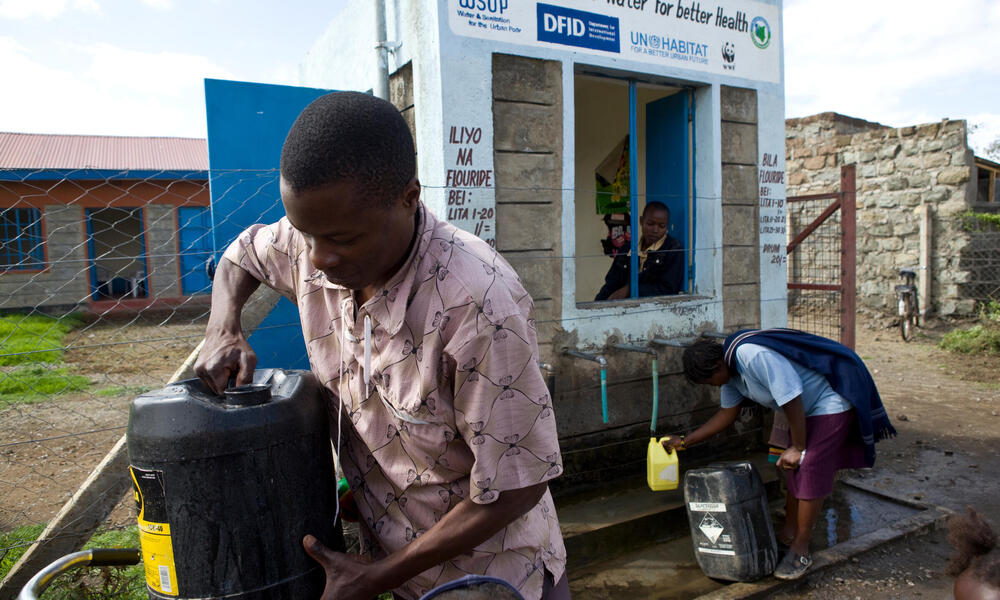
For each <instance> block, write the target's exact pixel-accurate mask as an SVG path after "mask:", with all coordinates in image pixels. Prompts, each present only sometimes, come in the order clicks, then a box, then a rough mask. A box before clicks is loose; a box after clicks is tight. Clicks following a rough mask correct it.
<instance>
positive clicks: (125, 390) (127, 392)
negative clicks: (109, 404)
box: [96, 385, 155, 396]
mask: <svg viewBox="0 0 1000 600" xmlns="http://www.w3.org/2000/svg"><path fill="white" fill-rule="evenodd" d="M152 389H155V388H154V387H153V386H151V385H113V386H110V387H106V388H103V389H99V390H97V392H96V393H97V395H98V396H138V395H140V394H145V393H146V392H148V391H149V390H152Z"/></svg>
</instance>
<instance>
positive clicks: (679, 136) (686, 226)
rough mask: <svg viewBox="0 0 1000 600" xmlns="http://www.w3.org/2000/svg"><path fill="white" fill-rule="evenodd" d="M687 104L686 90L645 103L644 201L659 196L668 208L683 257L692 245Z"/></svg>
mask: <svg viewBox="0 0 1000 600" xmlns="http://www.w3.org/2000/svg"><path fill="white" fill-rule="evenodd" d="M690 107H691V102H690V94H689V93H687V92H686V91H680V92H677V93H676V94H671V95H670V96H667V97H666V98H661V99H659V100H655V101H653V102H650V103H648V104H646V201H647V202H650V201H653V200H659V201H660V202H663V203H664V204H666V205H667V208H669V209H670V230H669V233H670V235H671V236H672V237H674V238H676V239H677V240H678V241H680V243H681V246H682V247H684V248H685V261H688V259H689V258H690V257H691V249H692V247H693V245H694V240H693V239H691V237H692V235H691V234H690V233H689V231H690V232H692V233H693V231H694V227H693V217H694V215H693V210H692V209H693V208H694V207H693V206H691V205H690V200H691V194H690V192H689V173H690V169H691V163H690V160H691V159H690V157H691V154H692V149H691V144H690V140H689V135H688V130H689V129H688V119H689V116H690ZM688 264H689V266H690V267H692V268H689V270H688V276H687V277H686V278H685V279H686V280H687V281H688V282H690V279H691V275H692V273H693V264H692V263H690V262H689V263H688ZM687 291H689V292H690V291H691V290H690V287H689V288H688V289H687Z"/></svg>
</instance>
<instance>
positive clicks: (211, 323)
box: [194, 258, 260, 395]
mask: <svg viewBox="0 0 1000 600" xmlns="http://www.w3.org/2000/svg"><path fill="white" fill-rule="evenodd" d="M259 285H260V282H259V281H257V280H256V279H254V278H253V277H252V276H251V275H250V273H248V272H246V271H245V270H243V269H242V268H240V267H239V266H237V265H235V264H233V262H232V261H230V260H228V259H226V258H223V259H222V260H220V261H219V268H218V269H217V270H216V271H215V277H214V278H213V279H212V309H211V313H210V315H209V317H208V326H207V327H206V328H205V344H204V346H202V349H201V352H200V353H199V354H198V360H197V361H196V362H195V365H194V371H195V373H196V374H197V375H198V377H199V378H200V379H201V380H202V382H204V384H205V385H206V386H207V387H208V388H209V389H210V390H212V391H213V392H214V393H216V394H219V395H222V393H223V392H224V391H225V390H226V384H227V382H228V381H229V379H230V377H233V376H235V377H236V385H243V384H245V383H249V382H250V381H251V380H252V379H253V371H254V367H256V366H257V355H256V354H254V351H253V349H252V348H250V344H249V343H247V340H246V337H245V336H244V335H243V329H242V327H241V326H240V316H241V314H242V313H243V306H244V305H245V304H246V302H247V300H248V299H249V298H250V295H251V294H253V293H254V291H255V290H256V289H257V287H258V286H259Z"/></svg>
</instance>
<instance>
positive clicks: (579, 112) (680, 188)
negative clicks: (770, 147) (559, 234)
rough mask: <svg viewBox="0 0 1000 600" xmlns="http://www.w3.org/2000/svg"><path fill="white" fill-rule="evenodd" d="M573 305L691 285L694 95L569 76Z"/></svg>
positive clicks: (687, 289)
mask: <svg viewBox="0 0 1000 600" xmlns="http://www.w3.org/2000/svg"><path fill="white" fill-rule="evenodd" d="M574 110H575V121H576V124H575V162H576V173H575V182H574V187H575V189H576V192H577V193H576V202H575V211H576V215H575V217H576V219H575V224H576V299H577V302H578V303H581V304H587V303H590V302H591V301H604V300H624V299H630V298H643V297H662V296H677V295H683V294H690V293H692V292H693V290H694V285H693V278H694V272H695V270H694V267H695V265H694V247H695V240H694V214H695V210H694V209H695V193H694V192H695V190H694V187H693V177H692V173H693V167H694V163H693V157H694V138H693V129H692V127H693V125H692V123H693V120H692V115H693V110H694V105H693V92H692V90H691V89H690V88H686V87H682V86H677V85H672V84H667V83H665V82H661V83H652V82H648V81H642V82H640V81H637V80H634V79H628V78H620V77H618V76H612V75H609V74H606V73H599V72H596V71H593V72H592V71H591V70H590V68H589V67H587V68H583V70H582V71H581V70H579V69H578V72H577V74H576V77H575V90H574Z"/></svg>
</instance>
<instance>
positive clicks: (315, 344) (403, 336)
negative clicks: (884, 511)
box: [196, 92, 569, 600]
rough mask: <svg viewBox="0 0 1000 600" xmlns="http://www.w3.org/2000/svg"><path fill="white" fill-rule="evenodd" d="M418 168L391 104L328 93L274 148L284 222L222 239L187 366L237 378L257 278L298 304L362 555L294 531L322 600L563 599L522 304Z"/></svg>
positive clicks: (249, 354)
mask: <svg viewBox="0 0 1000 600" xmlns="http://www.w3.org/2000/svg"><path fill="white" fill-rule="evenodd" d="M414 172H415V158H414V149H413V140H412V137H411V135H410V132H409V129H408V128H407V126H406V124H405V122H404V121H403V119H402V117H401V116H400V115H399V113H398V111H396V110H395V108H394V107H393V106H392V105H391V104H389V103H388V102H385V101H383V100H379V99H377V98H374V97H372V96H369V95H367V94H360V93H354V92H337V93H333V94H328V95H326V96H323V97H321V98H319V99H317V100H316V101H315V102H313V103H312V104H310V105H309V106H308V107H307V108H306V109H305V110H304V111H303V112H302V114H300V115H299V117H298V119H297V120H296V122H295V124H294V125H293V126H292V129H291V131H290V132H289V134H288V137H287V139H286V140H285V145H284V147H283V149H282V156H281V199H282V202H283V204H284V207H285V212H286V215H287V216H286V217H284V218H282V219H281V220H280V221H278V222H277V223H274V224H271V225H266V226H265V225H255V226H253V227H251V228H250V229H248V230H246V231H245V232H243V234H241V235H240V236H239V238H238V239H237V240H236V241H235V242H233V244H232V245H231V246H230V247H229V248H228V249H227V250H226V253H225V259H224V260H223V261H221V264H220V265H219V269H218V271H217V273H216V275H215V279H214V284H213V292H212V312H211V317H210V319H209V323H208V328H207V332H206V341H205V345H204V347H203V349H202V352H201V356H200V357H199V361H198V364H197V365H196V371H197V372H198V374H199V376H200V377H201V378H202V380H204V381H205V383H206V384H207V385H208V386H209V387H211V388H212V389H213V390H215V391H216V392H221V391H222V390H223V389H224V388H225V385H226V381H227V380H228V379H229V377H231V376H235V377H236V382H237V384H240V383H244V382H249V381H250V379H251V375H252V373H253V368H254V366H255V364H256V357H255V355H254V354H253V351H252V349H251V348H250V346H249V345H248V344H247V341H246V339H245V337H244V336H243V333H242V331H241V330H240V325H239V323H240V321H239V316H240V312H241V310H242V307H243V305H244V304H245V302H246V300H247V299H248V298H249V296H250V295H251V294H252V292H253V291H254V290H255V289H256V287H257V285H258V284H259V283H264V284H265V285H267V286H269V287H271V288H273V289H275V290H277V291H278V292H280V293H281V294H283V295H284V296H286V297H287V298H289V299H290V300H292V301H293V302H295V303H296V305H297V306H298V309H299V314H300V317H301V321H302V330H303V334H304V336H305V340H306V345H307V349H308V352H309V359H310V363H311V366H312V370H313V372H314V373H315V374H316V376H317V377H318V378H319V380H320V381H321V382H322V383H323V384H324V385H325V386H326V388H327V389H328V390H329V392H330V398H331V400H330V402H331V411H332V415H333V417H334V421H335V422H338V417H341V419H339V421H342V422H343V427H342V428H341V429H342V431H341V439H340V440H339V442H340V443H342V445H343V448H342V451H341V452H340V455H339V459H340V463H341V466H342V468H343V470H344V472H345V473H346V475H347V477H348V480H349V482H350V484H351V488H352V490H353V491H354V497H355V499H356V501H357V505H358V510H359V513H360V514H361V517H362V523H361V533H362V552H363V554H365V555H366V558H367V559H369V560H361V559H359V558H356V557H351V556H348V555H345V554H339V553H335V552H332V551H330V550H328V549H326V548H325V547H323V545H322V544H321V543H319V541H318V540H316V539H315V538H313V537H312V536H307V537H306V539H305V540H304V542H303V543H304V545H305V547H306V550H307V551H308V552H309V553H310V555H311V556H313V557H314V558H315V559H316V560H317V561H319V562H320V563H321V564H322V565H323V566H324V568H325V569H326V572H327V586H326V591H325V593H324V595H323V598H324V599H334V598H335V599H337V600H346V599H349V598H363V599H364V600H368V599H370V598H372V597H373V596H374V595H375V594H377V593H378V592H381V591H385V590H389V589H392V590H393V592H394V594H395V595H396V597H398V598H413V599H415V598H418V597H419V596H421V595H422V594H423V593H425V592H426V591H427V590H429V589H431V588H433V587H434V586H437V585H439V584H441V583H444V582H446V581H450V580H453V579H457V578H459V577H462V576H463V575H466V574H469V573H475V574H485V575H492V576H496V577H499V578H501V579H504V580H506V581H508V582H510V583H512V584H513V585H514V586H516V587H517V588H518V589H519V590H520V592H521V593H522V594H523V595H524V596H525V598H529V599H537V598H550V599H556V598H568V597H569V588H568V584H567V581H566V576H565V562H566V556H565V554H566V553H565V549H564V547H563V542H562V537H561V534H560V531H559V521H558V519H557V517H556V513H555V508H554V506H553V504H552V497H551V495H550V493H549V491H548V485H547V483H546V482H547V481H548V480H549V479H552V478H554V477H557V476H558V475H559V474H561V473H562V458H561V456H560V453H559V444H558V439H557V435H556V428H555V417H554V415H553V412H552V400H551V398H550V397H549V395H548V390H547V389H546V387H545V383H544V380H543V379H542V377H541V374H540V372H539V370H538V348H537V342H536V333H535V322H534V309H533V304H532V300H531V297H530V296H529V295H528V293H527V292H526V291H525V290H524V288H523V287H522V285H521V283H520V280H519V279H518V277H517V275H516V273H514V271H513V269H512V268H511V267H510V265H509V264H507V262H506V261H505V260H504V259H503V258H502V257H500V256H499V255H498V254H497V253H496V252H495V251H494V250H493V249H492V248H490V247H489V246H488V245H487V244H485V243H484V242H483V241H482V240H480V239H479V238H477V237H475V236H473V235H471V234H469V233H466V232H464V231H462V230H459V229H457V228H455V227H454V226H452V225H451V224H449V223H447V222H444V221H441V220H438V219H437V218H436V217H435V216H434V215H433V214H432V213H431V212H430V211H429V210H427V208H426V207H424V205H423V204H422V203H421V202H420V184H419V182H418V181H417V180H416V178H415V177H414ZM337 411H340V413H339V414H338V412H337Z"/></svg>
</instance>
